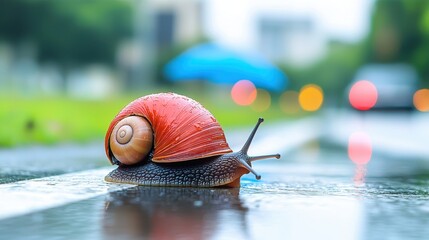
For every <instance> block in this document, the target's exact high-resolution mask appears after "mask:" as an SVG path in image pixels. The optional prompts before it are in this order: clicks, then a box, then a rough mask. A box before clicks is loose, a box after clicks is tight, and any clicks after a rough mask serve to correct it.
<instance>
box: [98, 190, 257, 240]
mask: <svg viewBox="0 0 429 240" xmlns="http://www.w3.org/2000/svg"><path fill="white" fill-rule="evenodd" d="M239 192H240V189H238V188H216V189H212V188H210V189H208V188H169V187H146V186H142V187H135V188H128V189H126V190H124V191H116V192H110V193H109V195H108V197H107V199H106V204H105V210H104V217H103V235H102V238H103V239H124V238H125V239H178V238H185V239H210V238H213V237H212V236H217V235H218V234H219V232H222V233H225V228H226V229H229V227H231V225H233V226H234V228H235V230H236V231H237V234H239V233H242V234H243V235H245V236H247V234H248V231H249V229H248V228H247V226H248V224H247V219H248V217H247V212H248V209H247V207H246V206H245V205H244V204H243V202H242V201H241V199H240V196H239ZM225 211H227V212H228V218H227V219H224V217H223V215H222V214H223V213H224V212H225ZM238 238H240V237H238Z"/></svg>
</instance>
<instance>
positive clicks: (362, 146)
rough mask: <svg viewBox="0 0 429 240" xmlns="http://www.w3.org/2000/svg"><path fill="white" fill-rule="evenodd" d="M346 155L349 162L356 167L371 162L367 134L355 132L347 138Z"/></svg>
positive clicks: (370, 146) (370, 149) (370, 150)
mask: <svg viewBox="0 0 429 240" xmlns="http://www.w3.org/2000/svg"><path fill="white" fill-rule="evenodd" d="M348 154H349V158H350V160H352V162H354V163H355V164H357V165H364V164H367V163H368V162H369V161H370V160H371V156H372V145H371V139H370V137H369V136H368V134H366V133H364V132H355V133H353V134H352V135H351V136H350V138H349V144H348Z"/></svg>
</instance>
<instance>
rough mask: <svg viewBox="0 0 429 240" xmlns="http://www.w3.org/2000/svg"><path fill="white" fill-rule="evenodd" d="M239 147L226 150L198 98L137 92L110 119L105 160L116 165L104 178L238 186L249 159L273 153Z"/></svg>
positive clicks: (248, 168)
mask: <svg viewBox="0 0 429 240" xmlns="http://www.w3.org/2000/svg"><path fill="white" fill-rule="evenodd" d="M262 121H263V119H262V118H260V119H259V120H258V123H257V125H256V127H255V128H254V129H253V131H252V133H251V134H250V137H249V139H248V140H247V142H246V144H245V145H244V147H243V148H242V149H241V150H240V151H238V152H232V150H231V149H230V148H229V146H228V143H227V142H226V139H225V135H224V132H223V130H222V128H221V126H220V125H219V123H218V122H217V120H216V119H215V118H214V117H213V115H212V114H211V113H210V112H209V111H208V110H207V109H205V108H204V107H203V106H201V104H199V103H198V102H196V101H194V100H192V99H190V98H188V97H185V96H182V95H178V94H174V93H160V94H152V95H148V96H144V97H141V98H139V99H136V100H135V101H133V102H131V103H130V104H128V105H127V106H126V107H125V108H124V109H122V110H121V111H120V112H119V114H118V115H117V116H116V117H115V118H114V119H113V121H112V122H111V124H110V126H109V128H108V130H107V133H106V138H105V150H106V155H107V157H108V159H109V161H110V162H111V163H112V164H117V165H119V166H118V168H116V169H115V170H113V171H112V172H110V173H109V174H108V175H107V176H106V177H105V180H106V181H108V182H120V183H129V184H136V185H150V186H186V187H217V186H226V187H238V186H240V177H241V176H242V175H243V174H247V173H249V172H252V173H253V174H255V176H256V178H257V179H260V175H258V174H257V173H256V172H255V171H254V170H253V169H252V168H251V162H252V161H254V160H258V159H265V158H272V157H275V158H280V155H279V154H272V155H266V156H258V157H249V156H248V155H247V150H248V148H249V146H250V143H251V141H252V139H253V136H254V135H255V133H256V130H257V128H258V127H259V125H260V123H262Z"/></svg>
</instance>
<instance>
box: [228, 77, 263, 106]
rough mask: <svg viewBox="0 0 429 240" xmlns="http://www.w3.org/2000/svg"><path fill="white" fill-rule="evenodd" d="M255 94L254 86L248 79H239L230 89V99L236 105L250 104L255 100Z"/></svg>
mask: <svg viewBox="0 0 429 240" xmlns="http://www.w3.org/2000/svg"><path fill="white" fill-rule="evenodd" d="M256 96H257V90H256V87H255V85H254V84H253V83H252V82H251V81H249V80H240V81H238V82H237V83H235V84H234V86H233V87H232V89H231V97H232V100H234V102H235V103H236V104H238V105H242V106H247V105H250V104H252V103H253V102H254V101H255V99H256Z"/></svg>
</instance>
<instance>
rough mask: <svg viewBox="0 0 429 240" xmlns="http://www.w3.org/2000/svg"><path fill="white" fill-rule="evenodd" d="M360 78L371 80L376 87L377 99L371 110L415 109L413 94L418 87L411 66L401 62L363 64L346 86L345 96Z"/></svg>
mask: <svg viewBox="0 0 429 240" xmlns="http://www.w3.org/2000/svg"><path fill="white" fill-rule="evenodd" d="M362 80H366V81H369V82H371V83H372V84H373V85H374V86H375V88H376V92H377V94H376V95H377V97H376V98H377V101H376V102H375V105H374V106H373V107H371V108H370V109H371V110H414V109H415V108H414V103H413V95H414V93H415V92H416V91H417V89H418V88H417V87H418V86H417V85H418V75H417V72H416V70H415V69H414V68H413V67H412V66H410V65H408V64H402V63H397V64H369V65H364V66H363V67H361V68H360V69H359V70H358V71H357V72H356V74H355V76H354V79H353V81H352V82H351V83H350V85H349V87H348V88H347V90H346V91H347V96H349V94H350V89H351V88H352V87H353V86H354V85H355V84H356V83H357V82H359V81H362ZM363 97H366V96H363ZM368 110H369V109H368Z"/></svg>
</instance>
